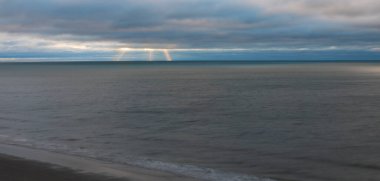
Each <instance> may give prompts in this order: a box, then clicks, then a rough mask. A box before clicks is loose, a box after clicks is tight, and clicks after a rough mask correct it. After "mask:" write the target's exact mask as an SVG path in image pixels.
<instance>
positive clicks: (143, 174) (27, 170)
mask: <svg viewBox="0 0 380 181" xmlns="http://www.w3.org/2000/svg"><path fill="white" fill-rule="evenodd" d="M0 180H2V181H51V180H54V181H70V180H77V181H176V180H181V181H182V180H183V181H197V179H194V178H190V177H186V176H181V175H176V174H173V173H167V172H163V171H157V170H150V169H145V168H139V167H136V166H129V165H118V164H114V163H108V162H104V161H99V160H94V159H88V158H82V157H77V156H71V155H64V154H59V153H54V152H49V151H44V150H36V149H32V148H26V147H22V146H14V145H4V144H0ZM198 181H199V180H198Z"/></svg>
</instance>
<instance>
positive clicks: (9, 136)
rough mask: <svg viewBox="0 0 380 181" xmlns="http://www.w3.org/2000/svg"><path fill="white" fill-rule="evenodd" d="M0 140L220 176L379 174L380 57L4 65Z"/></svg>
mask: <svg viewBox="0 0 380 181" xmlns="http://www.w3.org/2000/svg"><path fill="white" fill-rule="evenodd" d="M0 143H2V144H12V145H19V146H26V147H31V148H36V149H42V150H49V151H53V152H58V153H63V154H69V155H76V156H81V157H88V158H94V159H99V160H105V161H109V162H114V163H118V164H128V165H136V166H140V167H145V168H151V169H158V170H162V171H168V172H172V173H177V174H181V175H187V176H192V177H195V178H199V179H205V180H212V181H230V180H231V181H248V180H252V181H261V180H278V181H282V180H284V181H286V180H292V181H358V180H380V63H373V62H372V63H371V62H362V63H354V62H330V63H327V62H310V63H307V62H267V63H266V62H60V63H1V64H0ZM266 178H270V179H266Z"/></svg>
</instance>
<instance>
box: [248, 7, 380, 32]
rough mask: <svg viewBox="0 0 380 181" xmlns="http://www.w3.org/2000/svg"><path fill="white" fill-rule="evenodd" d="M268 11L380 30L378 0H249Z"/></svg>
mask: <svg viewBox="0 0 380 181" xmlns="http://www.w3.org/2000/svg"><path fill="white" fill-rule="evenodd" d="M247 3H248V4H251V5H253V6H255V7H257V6H259V7H261V8H262V9H263V10H264V11H265V12H268V13H274V14H278V13H292V14H297V15H306V16H310V17H314V18H319V19H322V20H325V21H335V22H342V23H347V24H350V25H355V26H368V27H374V28H377V29H378V30H380V21H378V20H379V18H380V11H379V8H380V1H378V0H360V1H357V0H249V1H247Z"/></svg>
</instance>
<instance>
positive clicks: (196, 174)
mask: <svg viewBox="0 0 380 181" xmlns="http://www.w3.org/2000/svg"><path fill="white" fill-rule="evenodd" d="M0 143H4V144H11V145H17V146H26V147H30V148H34V149H42V150H48V151H52V152H56V153H61V154H67V155H75V156H80V157H87V158H93V159H98V160H103V161H109V162H114V163H118V164H127V165H133V166H139V167H143V168H148V169H154V170H159V171H165V172H170V173H174V174H179V175H184V176H189V177H193V178H197V179H202V180H209V181H275V180H273V179H269V178H260V177H257V176H252V175H244V174H237V173H228V172H223V171H220V170H216V169H211V168H201V167H197V166H194V165H185V164H175V163H169V162H163V161H157V160H152V159H146V158H136V157H133V156H129V157H128V156H123V158H116V157H112V156H109V155H105V154H99V153H97V152H95V151H91V150H86V149H73V148H70V147H68V146H66V145H61V144H54V143H43V142H37V141H32V140H28V139H25V138H20V137H13V136H8V135H0Z"/></svg>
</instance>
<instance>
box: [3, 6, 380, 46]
mask: <svg viewBox="0 0 380 181" xmlns="http://www.w3.org/2000/svg"><path fill="white" fill-rule="evenodd" d="M338 1H339V0H338ZM338 1H337V2H338ZM367 1H368V0H367ZM248 2H249V1H248V0H238V1H229V0H179V1H177V0H139V1H136V0H109V1H104V0H81V1H78V0H33V1H27V0H0V32H7V33H13V34H31V35H38V36H42V37H44V36H46V37H47V38H53V39H54V38H57V37H58V39H59V38H61V37H62V36H65V37H69V39H72V40H79V41H114V42H119V43H125V44H128V45H132V46H135V47H143V46H160V47H169V48H170V47H178V48H199V47H201V48H252V47H309V48H310V47H311V48H313V47H325V46H340V45H342V46H343V45H345V46H347V45H349V46H373V45H376V44H377V43H378V42H379V41H380V38H378V37H380V36H379V32H378V31H374V30H373V29H371V28H368V27H366V28H361V27H360V26H351V24H349V25H347V24H345V23H339V22H335V21H333V22H329V21H324V20H321V19H318V18H310V17H304V16H300V14H303V12H302V13H299V12H293V11H295V10H292V9H291V8H290V10H289V11H280V10H279V13H267V12H266V8H265V7H264V6H259V5H257V6H251V5H250V3H248ZM258 2H259V1H258ZM268 2H269V1H268ZM287 2H292V1H287ZM296 2H299V1H296ZM302 2H303V4H301V5H302V6H300V7H303V8H304V10H305V11H307V10H310V11H311V12H312V11H317V12H319V13H320V12H326V16H328V15H330V16H334V17H338V16H339V15H340V16H343V15H344V17H347V16H350V17H352V16H355V17H357V16H358V14H360V15H361V14H363V13H361V12H362V10H361V9H345V10H344V9H343V10H342V9H339V8H328V7H327V4H326V1H324V0H323V1H321V2H322V3H315V2H314V3H312V2H311V1H302ZM285 4H289V3H285ZM333 5H336V3H333ZM313 7H314V8H313ZM334 7H335V6H334ZM365 14H368V13H365ZM317 15H318V13H317ZM366 17H367V16H366ZM354 25H356V24H354ZM373 26H374V25H373Z"/></svg>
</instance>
